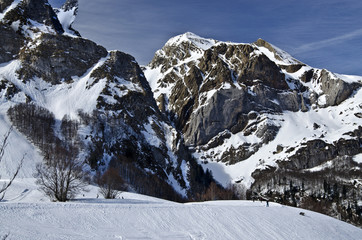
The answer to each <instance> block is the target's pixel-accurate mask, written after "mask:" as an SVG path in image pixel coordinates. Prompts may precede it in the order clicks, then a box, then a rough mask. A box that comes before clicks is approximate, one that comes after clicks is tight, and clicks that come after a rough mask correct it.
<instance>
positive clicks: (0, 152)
mask: <svg viewBox="0 0 362 240" xmlns="http://www.w3.org/2000/svg"><path fill="white" fill-rule="evenodd" d="M12 131H13V127H10V129H9V130H8V131H7V132H6V133H5V135H4V138H3V139H2V141H1V142H0V163H1V161H2V160H3V156H4V153H5V148H6V147H7V145H8V140H9V136H10V134H11V132H12ZM23 161H24V156H23V158H22V159H21V160H20V163H19V165H18V166H17V168H16V170H15V172H14V173H13V175H12V176H11V177H10V180H9V181H8V182H5V183H4V184H3V186H2V187H0V201H1V200H3V199H4V197H5V192H6V190H7V189H8V188H9V187H10V185H11V184H12V183H13V181H14V179H15V178H16V176H17V175H18V173H19V170H20V168H21V166H22V164H23Z"/></svg>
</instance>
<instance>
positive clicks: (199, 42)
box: [165, 32, 217, 50]
mask: <svg viewBox="0 0 362 240" xmlns="http://www.w3.org/2000/svg"><path fill="white" fill-rule="evenodd" d="M186 42H187V43H191V44H192V45H194V46H196V47H198V48H200V49H203V50H206V49H209V48H210V47H212V46H214V45H215V44H216V43H217V41H216V40H214V39H207V38H203V37H200V36H198V35H196V34H194V33H192V32H186V33H184V34H181V35H178V36H176V37H173V38H171V39H169V40H168V41H167V42H166V44H165V46H178V45H181V44H182V43H186Z"/></svg>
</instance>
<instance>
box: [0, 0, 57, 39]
mask: <svg viewBox="0 0 362 240" xmlns="http://www.w3.org/2000/svg"><path fill="white" fill-rule="evenodd" d="M30 20H33V21H36V22H39V23H44V24H45V25H47V26H50V27H51V28H53V29H54V30H55V31H56V32H57V33H59V34H62V33H63V32H64V29H63V27H62V25H61V24H60V22H59V20H58V18H57V15H56V14H55V12H54V10H53V8H52V7H51V6H50V4H49V3H48V1H47V0H23V1H21V2H20V3H19V4H18V5H17V6H16V7H15V8H14V9H12V10H10V11H9V12H7V13H6V15H5V16H4V21H5V22H6V23H8V24H12V23H15V22H17V21H19V24H20V25H27V24H29V23H30Z"/></svg>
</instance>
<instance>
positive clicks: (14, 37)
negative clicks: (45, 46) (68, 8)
mask: <svg viewBox="0 0 362 240" xmlns="http://www.w3.org/2000/svg"><path fill="white" fill-rule="evenodd" d="M0 35H1V38H0V63H5V62H9V61H11V60H13V59H15V58H16V57H17V55H18V53H19V51H20V48H21V47H22V46H23V42H24V40H25V39H24V37H23V36H21V35H20V34H17V33H16V32H15V31H14V30H13V29H12V28H11V27H9V26H7V25H5V24H2V23H0ZM9 39H11V41H9Z"/></svg>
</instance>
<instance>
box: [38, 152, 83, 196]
mask: <svg viewBox="0 0 362 240" xmlns="http://www.w3.org/2000/svg"><path fill="white" fill-rule="evenodd" d="M75 156H77V152H76V151H75V150H74V149H71V150H67V149H65V148H63V147H60V146H56V147H55V149H54V151H53V152H52V153H51V154H49V153H48V154H47V158H45V159H44V161H43V162H42V163H39V164H37V167H36V173H35V177H36V178H37V180H36V183H37V184H38V185H39V186H40V190H42V191H43V192H44V193H45V194H46V195H47V196H49V197H50V198H51V199H53V200H56V201H60V202H65V201H67V200H70V199H72V198H74V197H75V195H76V194H78V193H79V192H81V191H82V190H85V187H86V185H87V184H86V183H85V182H84V180H85V177H86V175H85V173H84V171H83V163H82V162H80V161H78V160H77V159H76V157H75Z"/></svg>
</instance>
